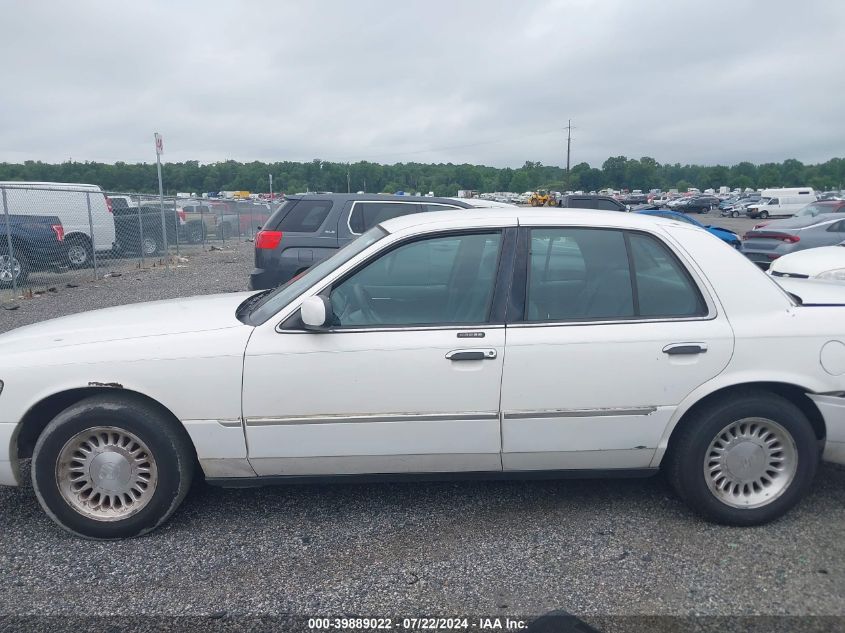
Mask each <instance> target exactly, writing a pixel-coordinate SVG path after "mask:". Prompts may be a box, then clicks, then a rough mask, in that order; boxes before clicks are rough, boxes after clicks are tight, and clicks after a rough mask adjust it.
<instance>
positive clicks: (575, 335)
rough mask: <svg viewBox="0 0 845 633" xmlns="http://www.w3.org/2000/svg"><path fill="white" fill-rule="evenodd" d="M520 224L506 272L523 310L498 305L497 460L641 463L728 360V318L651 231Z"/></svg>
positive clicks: (543, 464)
mask: <svg viewBox="0 0 845 633" xmlns="http://www.w3.org/2000/svg"><path fill="white" fill-rule="evenodd" d="M521 231H522V234H521V235H520V243H521V244H523V247H522V248H521V250H520V252H522V251H523V250H525V249H527V248H528V247H529V246H530V252H529V254H528V255H527V256H526V257H525V258H524V262H523V263H524V268H523V270H524V274H523V276H521V277H520V276H519V275H517V277H516V279H515V281H514V286H515V288H518V291H517V293H516V295H517V296H521V297H524V304H525V305H524V319H523V320H521V321H519V322H515V323H511V320H512V319H511V317H510V316H509V317H508V321H509V323H508V327H507V330H508V334H507V336H508V341H507V355H506V359H505V367H504V376H503V381H502V416H503V420H502V442H503V457H502V461H503V466H504V469H505V470H522V469H541V470H558V469H583V468H598V469H605V468H642V467H646V466H648V465H649V463H650V462H651V459H652V457H653V455H654V452H655V448H656V447H657V445H658V441H659V439H660V437H661V435H662V433H663V431H664V429H665V427H666V424H667V422H668V421H669V419H670V417H671V415H672V413H673V412H674V411H675V408H676V406H677V405H678V404H679V403H680V402H681V401H682V400H683V398H684V397H685V396H687V395H688V394H689V393H690V392H691V391H693V390H694V389H695V388H696V387H698V386H699V385H701V384H702V383H704V382H706V381H707V380H709V379H711V378H713V377H714V376H716V375H717V374H718V373H719V372H720V371H722V369H723V368H724V367H725V366H726V365H727V363H728V360H729V359H730V356H731V353H732V350H733V334H732V330H731V328H730V326H729V324H728V322H727V320H726V319H725V317H724V315H723V314H720V313H719V312H718V311H717V307H716V305H715V303H714V302H713V301H712V300H711V298H710V297H709V295H708V294H707V293H706V289H705V288H704V287H703V284H702V283H701V282H700V280H698V279H697V278H696V277H695V276H694V275H693V274H692V273H691V272H690V271H689V270H687V267H686V266H685V265H684V264H683V263H682V261H681V259H680V257H679V256H678V254H677V253H675V252H674V251H673V249H672V248H671V247H670V246H669V245H668V244H667V243H666V242H664V241H663V240H662V239H660V238H659V237H657V236H655V235H651V234H647V233H642V232H637V231H630V232H629V231H622V230H617V229H612V230H611V229H597V228H583V227H582V228H562V227H556V228H544V227H541V226H537V227H530V228H522V229H521ZM520 279H521V281H520ZM522 288H524V290H525V292H524V293H522Z"/></svg>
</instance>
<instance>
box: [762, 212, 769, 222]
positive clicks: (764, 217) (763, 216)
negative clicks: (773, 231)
mask: <svg viewBox="0 0 845 633" xmlns="http://www.w3.org/2000/svg"><path fill="white" fill-rule="evenodd" d="M760 217H761V218H762V219H764V220H765V219H766V218H768V217H769V212H768V211H760Z"/></svg>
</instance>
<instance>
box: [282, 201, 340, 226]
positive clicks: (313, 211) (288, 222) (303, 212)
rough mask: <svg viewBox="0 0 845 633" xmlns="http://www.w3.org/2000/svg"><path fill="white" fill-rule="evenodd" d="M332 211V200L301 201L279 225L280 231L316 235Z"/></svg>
mask: <svg viewBox="0 0 845 633" xmlns="http://www.w3.org/2000/svg"><path fill="white" fill-rule="evenodd" d="M331 210H332V201H331V200H300V201H299V202H298V203H296V205H295V206H294V207H293V209H291V210H290V211H289V212H288V213H287V215H285V217H284V218H282V222H281V223H280V224H279V230H280V231H289V232H291V233H314V232H316V231H317V229H319V228H320V227H321V226H322V224H323V222H325V221H326V218H327V217H328V215H329V211H331Z"/></svg>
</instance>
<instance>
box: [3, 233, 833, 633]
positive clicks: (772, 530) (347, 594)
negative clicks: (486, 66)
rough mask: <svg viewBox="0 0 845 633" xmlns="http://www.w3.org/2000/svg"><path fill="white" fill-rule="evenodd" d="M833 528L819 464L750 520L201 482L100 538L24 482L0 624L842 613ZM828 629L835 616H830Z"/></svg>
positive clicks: (8, 533)
mask: <svg viewBox="0 0 845 633" xmlns="http://www.w3.org/2000/svg"><path fill="white" fill-rule="evenodd" d="M231 246H233V247H234V248H232V249H231V250H229V249H227V250H224V251H211V252H205V253H196V254H193V255H190V256H189V257H187V259H186V261H182V262H179V264H178V265H179V266H180V267H178V268H173V269H172V270H171V271H170V272H168V271H166V270H165V269H163V268H160V267H158V266H157V267H155V268H152V269H150V270H148V271H146V272H139V271H137V270H136V271H134V272H133V271H131V269H130V270H128V271H125V272H124V273H123V274H122V275H121V276H120V277H109V278H107V279H103V280H101V281H98V282H96V283H94V282H86V283H84V284H82V285H80V286H79V287H77V288H66V287H63V286H62V287H57V292H55V293H52V292H48V293H46V294H44V295H42V296H39V297H36V298H33V299H27V300H21V301H17V302H15V303H13V304H11V305H12V306H18V307H17V309H16V310H0V331H7V330H9V329H12V328H14V327H17V326H20V325H24V324H27V323H32V322H35V321H41V320H44V319H47V318H51V317H56V316H60V315H64V314H70V313H74V312H80V311H83V310H89V309H92V308H96V307H104V306H111V305H118V304H125V303H131V302H135V301H142V300H149V299H164V298H169V297H178V296H186V295H194V294H205V293H213V292H226V291H237V290H244V289H245V288H246V275H247V273H248V271H249V270H250V266H251V257H252V245H251V244H250V243H240V244H236V245H231ZM7 307H8V306H7ZM843 526H845V471H843V470H841V469H835V468H832V467H828V466H826V467H823V468H822V469H821V470H820V472H819V475H818V477H817V479H816V482H815V484H814V486H813V489H812V494H811V495H810V496H809V498H808V499H806V500H805V501H804V502H803V503H802V504H801V505H800V506H799V507H798V508H797V509H796V510H794V511H793V512H791V513H790V514H789V515H788V516H787V517H785V518H784V519H782V520H780V521H778V522H776V523H773V524H771V525H768V526H763V527H758V528H750V529H738V528H726V527H719V526H715V525H711V524H708V523H705V522H703V521H701V520H700V519H698V518H697V517H696V516H694V515H692V514H691V513H690V512H689V511H688V510H687V509H686V507H685V506H684V505H683V504H682V503H681V502H680V501H679V500H677V499H676V498H675V496H674V495H673V494H672V493H671V492H670V491H669V489H668V488H667V486H666V485H665V483H664V482H663V480H662V478H660V477H655V478H650V479H638V480H590V481H572V480H570V481H552V482H459V483H414V484H411V483H408V484H378V485H376V484H367V485H363V484H362V485H308V486H293V487H286V488H265V489H245V490H225V489H219V488H214V487H210V486H206V485H204V484H198V485H197V486H195V488H194V490H192V492H191V494H190V495H189V497H188V498H187V500H186V501H185V504H184V505H183V507H182V508H181V509H180V510H179V511H178V512H177V513H176V515H175V516H174V517H173V518H172V519H171V520H170V521H169V522H168V523H167V524H166V525H165V526H164V527H163V528H161V529H160V530H158V531H157V532H155V533H153V534H152V535H150V536H148V537H144V538H140V539H135V540H130V541H124V542H113V543H101V542H91V541H83V540H79V539H76V538H74V537H72V536H70V535H68V534H66V533H64V532H63V531H61V530H60V529H59V528H57V527H56V526H54V525H53V523H52V522H51V521H50V520H49V519H48V518H47V516H46V515H45V514H44V513H43V512H42V511H41V510H40V508H39V506H38V504H37V502H36V500H35V498H34V496H33V494H32V491H31V490H30V489H27V488H21V489H12V488H2V489H0V616H2V615H7V616H8V615H15V614H18V615H23V614H68V615H70V614H73V615H77V616H78V615H100V614H103V613H107V614H123V615H140V614H144V615H146V616H151V615H186V614H187V615H202V614H205V615H208V614H212V615H213V616H214V617H215V618H216V617H220V616H224V617H225V618H237V617H242V616H257V615H278V614H280V613H282V614H288V613H289V614H300V615H310V616H314V615H329V614H342V613H358V614H370V615H404V616H407V615H424V614H425V615H467V616H469V615H476V616H477V615H498V616H502V617H503V616H505V615H508V614H533V615H538V614H541V613H546V612H549V611H553V610H556V609H563V610H566V611H568V612H570V613H575V614H578V615H579V616H582V617H584V618H585V619H586V620H587V621H590V618H591V617H592V618H596V617H597V616H607V615H664V614H669V615H678V616H686V615H692V614H704V615H733V616H736V615H755V614H769V615H785V614H791V615H832V616H845V599H843V598H845V565H844V564H843V563H845V541H843V538H842V536H843ZM594 621H595V620H594ZM826 622H827V623H830V627H833V628H837V627H840V626H842V625H843V623H845V619H842V618H841V617H840V618H838V619H835V620H830V621H826ZM617 624H618V622H617ZM806 626H807V621H804V622H803V623H802V624H801V626H800V627H799V628H805V627H806ZM605 627H609V628H604V629H603V630H610V629H611V628H613V627H612V626H611V625H608V624H607V623H606V622H605ZM830 627H827V625H826V628H827V630H831V629H830ZM3 628H4V627H3V623H2V620H0V630H3ZM7 628H8V627H7ZM303 628H304V627H303ZM617 628H618V627H617ZM623 628H624V627H623ZM655 628H656V627H655ZM720 628H726V627H724V626H720ZM770 628H771V627H770Z"/></svg>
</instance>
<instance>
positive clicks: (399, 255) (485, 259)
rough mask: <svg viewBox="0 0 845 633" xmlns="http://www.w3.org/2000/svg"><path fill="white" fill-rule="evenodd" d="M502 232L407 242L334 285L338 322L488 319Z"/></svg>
mask: <svg viewBox="0 0 845 633" xmlns="http://www.w3.org/2000/svg"><path fill="white" fill-rule="evenodd" d="M500 244H501V234H500V233H498V232H495V233H472V234H462V235H448V236H438V237H433V238H429V239H423V240H418V241H414V242H411V243H408V244H403V245H400V246H398V247H397V248H394V249H392V250H391V251H390V252H388V253H386V254H384V255H382V256H380V257H379V258H378V259H376V260H375V261H373V262H370V263H369V264H367V265H366V266H365V267H364V268H362V269H360V270H358V271H356V272H355V273H353V274H352V275H351V276H350V277H347V278H346V279H345V280H343V281H341V282H340V283H339V284H338V285H336V286H335V287H334V288H332V291H331V295H330V298H331V305H332V311H333V313H334V323H333V325H334V326H335V327H341V328H343V327H367V326H403V325H449V324H470V323H484V322H486V321H487V320H488V316H489V313H490V305H491V301H492V297H493V287H494V285H495V282H496V271H497V264H498V256H499V248H500Z"/></svg>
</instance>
